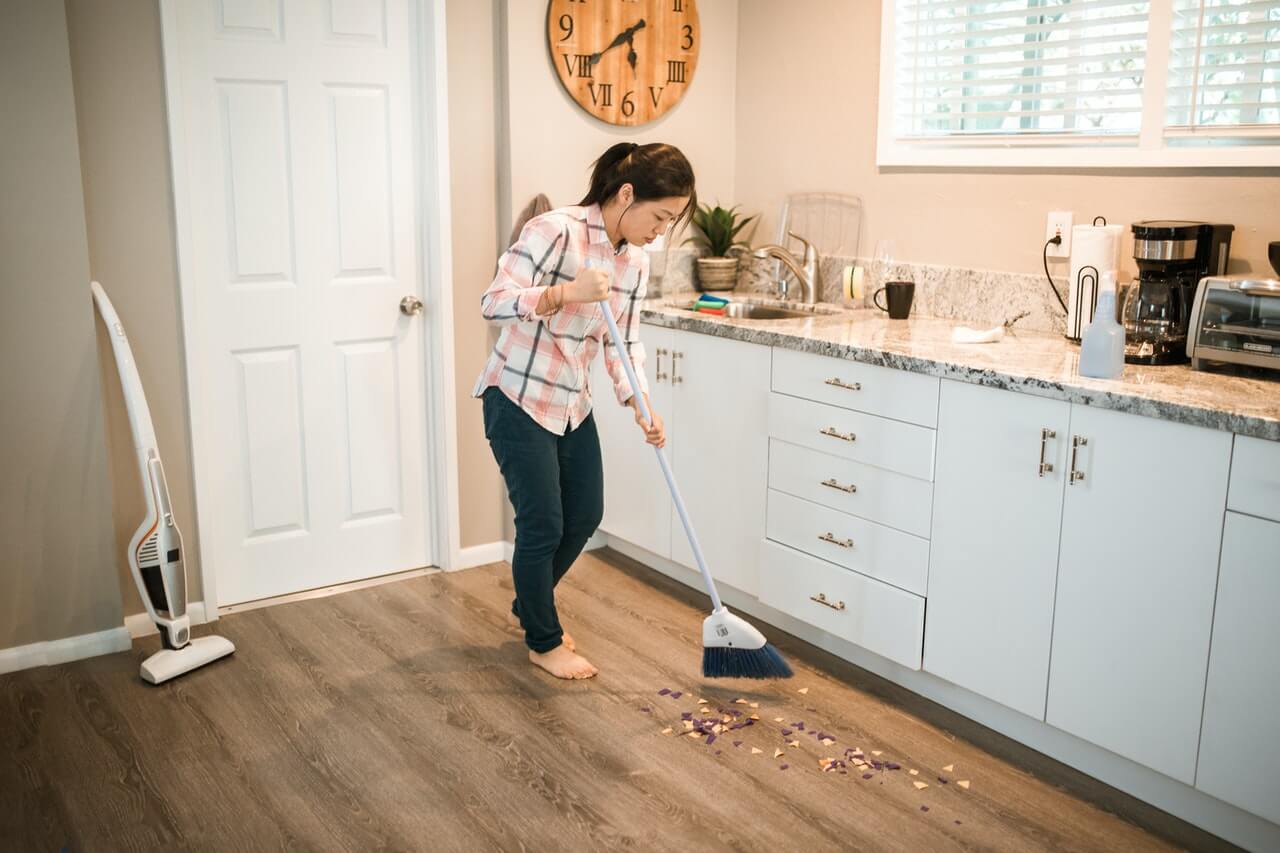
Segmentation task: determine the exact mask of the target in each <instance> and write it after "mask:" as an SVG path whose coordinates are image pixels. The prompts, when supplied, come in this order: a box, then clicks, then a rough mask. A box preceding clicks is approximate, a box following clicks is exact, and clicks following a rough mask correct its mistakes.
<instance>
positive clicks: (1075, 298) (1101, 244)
mask: <svg viewBox="0 0 1280 853" xmlns="http://www.w3.org/2000/svg"><path fill="white" fill-rule="evenodd" d="M1122 233H1124V229H1123V228H1122V227H1121V226H1119V225H1077V226H1075V227H1074V228H1072V229H1071V278H1070V280H1069V282H1068V285H1067V337H1068V338H1070V339H1071V340H1073V341H1078V340H1080V336H1081V335H1083V334H1084V330H1085V329H1086V328H1088V327H1089V323H1090V322H1092V321H1093V309H1094V306H1095V305H1097V304H1098V281H1099V280H1100V279H1101V278H1102V274H1103V273H1104V272H1114V271H1115V270H1116V269H1117V268H1118V267H1119V265H1120V235H1121V234H1122Z"/></svg>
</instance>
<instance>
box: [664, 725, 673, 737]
mask: <svg viewBox="0 0 1280 853" xmlns="http://www.w3.org/2000/svg"><path fill="white" fill-rule="evenodd" d="M662 733H663V734H664V735H669V734H671V726H667V727H666V728H665V729H663V730H662Z"/></svg>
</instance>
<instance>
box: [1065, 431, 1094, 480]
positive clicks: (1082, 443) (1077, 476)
mask: <svg viewBox="0 0 1280 853" xmlns="http://www.w3.org/2000/svg"><path fill="white" fill-rule="evenodd" d="M1088 446H1089V439H1087V438H1085V437H1084V436H1082V435H1073V436H1071V471H1070V473H1069V474H1068V476H1067V485H1068V486H1074V485H1075V484H1076V483H1078V482H1080V481H1081V480H1083V479H1084V472H1083V471H1081V470H1079V469H1077V468H1076V454H1077V453H1078V452H1079V451H1080V448H1082V447H1088Z"/></svg>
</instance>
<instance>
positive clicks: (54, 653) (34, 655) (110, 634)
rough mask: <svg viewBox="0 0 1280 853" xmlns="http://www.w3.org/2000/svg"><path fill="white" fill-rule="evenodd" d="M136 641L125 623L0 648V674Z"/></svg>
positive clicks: (119, 648)
mask: <svg viewBox="0 0 1280 853" xmlns="http://www.w3.org/2000/svg"><path fill="white" fill-rule="evenodd" d="M132 644H133V638H131V637H130V636H129V631H128V629H126V628H125V627H124V626H123V625H121V626H120V627H119V628H109V629H107V630H106V631H98V632H97V633H94V634H79V635H77V636H75V637H64V638H63V639H61V640H48V641H46V642H43V643H30V644H28V645H25V646H15V647H14V648H12V649H0V674H3V673H6V672H17V671H18V670H20V669H31V668H32V667H37V666H54V665H56V664H60V663H68V662H70V661H73V660H80V659H81V658H91V657H97V656H98V655H109V654H113V653H115V652H123V651H127V650H128V649H129V647H130V646H131V645H132Z"/></svg>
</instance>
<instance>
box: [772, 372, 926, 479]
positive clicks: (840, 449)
mask: <svg viewBox="0 0 1280 853" xmlns="http://www.w3.org/2000/svg"><path fill="white" fill-rule="evenodd" d="M769 435H770V436H772V437H774V438H780V439H782V440H783V441H789V442H791V443H792V444H799V445H801V446H803V447H811V448H813V449H814V450H820V451H822V452H823V453H830V454H832V455H834V456H841V457H843V458H845V459H852V460H854V461H856V462H862V463H864V464H867V465H875V466H876V467H877V468H887V469H889V470H890V471H897V472H899V473H902V474H906V475H908V476H911V477H917V478H919V479H921V480H932V479H933V439H934V431H933V430H931V429H927V428H925V427H921V426H916V425H914V424H907V423H903V422H902V421H893V420H889V419H888V418H882V417H878V416H876V415H868V414H864V413H862V412H853V411H849V410H848V409H841V408H839V407H838V406H828V405H827V404H825V403H815V402H813V401H812V400H801V399H800V398H799V397H788V396H787V395H785V394H777V393H774V394H770V395H769Z"/></svg>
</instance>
